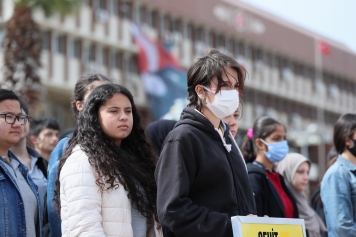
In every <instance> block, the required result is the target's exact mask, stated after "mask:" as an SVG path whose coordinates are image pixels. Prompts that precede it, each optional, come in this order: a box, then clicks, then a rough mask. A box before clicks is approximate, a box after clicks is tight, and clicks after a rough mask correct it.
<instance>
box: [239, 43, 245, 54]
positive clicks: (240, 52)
mask: <svg viewBox="0 0 356 237" xmlns="http://www.w3.org/2000/svg"><path fill="white" fill-rule="evenodd" d="M238 54H239V55H241V56H245V44H244V42H239V46H238Z"/></svg>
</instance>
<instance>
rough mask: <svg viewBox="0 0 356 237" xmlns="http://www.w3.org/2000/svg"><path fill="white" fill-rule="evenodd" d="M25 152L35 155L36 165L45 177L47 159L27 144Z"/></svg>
mask: <svg viewBox="0 0 356 237" xmlns="http://www.w3.org/2000/svg"><path fill="white" fill-rule="evenodd" d="M26 148H27V152H28V154H30V156H33V157H36V158H37V162H36V166H37V167H38V168H39V169H40V170H41V172H42V173H43V175H44V177H45V178H46V179H47V167H48V161H47V160H46V159H45V158H43V157H42V156H41V155H40V153H38V152H37V151H36V150H35V149H33V148H32V147H29V146H27V147H26Z"/></svg>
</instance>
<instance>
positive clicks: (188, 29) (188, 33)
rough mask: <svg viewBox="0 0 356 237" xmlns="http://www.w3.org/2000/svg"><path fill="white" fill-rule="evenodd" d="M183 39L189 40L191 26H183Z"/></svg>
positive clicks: (186, 24) (187, 24) (188, 24)
mask: <svg viewBox="0 0 356 237" xmlns="http://www.w3.org/2000/svg"><path fill="white" fill-rule="evenodd" d="M184 38H186V39H189V40H191V38H192V25H191V24H190V23H185V24H184Z"/></svg>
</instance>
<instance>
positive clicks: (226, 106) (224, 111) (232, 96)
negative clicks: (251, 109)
mask: <svg viewBox="0 0 356 237" xmlns="http://www.w3.org/2000/svg"><path fill="white" fill-rule="evenodd" d="M203 88H204V89H205V90H207V91H210V92H212V93H214V94H215V91H212V90H211V89H209V88H207V87H205V86H203ZM239 102H240V101H239V92H238V91H237V90H220V91H219V93H217V94H215V99H214V101H213V103H209V102H208V101H207V102H206V106H207V107H208V108H209V109H210V110H211V112H212V113H213V114H214V115H215V116H216V117H218V118H219V119H222V118H224V117H226V116H229V115H231V114H233V113H234V112H235V111H236V110H237V108H238V107H239Z"/></svg>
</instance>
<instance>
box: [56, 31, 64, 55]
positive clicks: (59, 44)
mask: <svg viewBox="0 0 356 237" xmlns="http://www.w3.org/2000/svg"><path fill="white" fill-rule="evenodd" d="M64 44H65V37H64V36H63V35H58V36H56V41H55V50H56V51H55V52H56V53H61V54H63V53H64V51H65V45H64Z"/></svg>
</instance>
